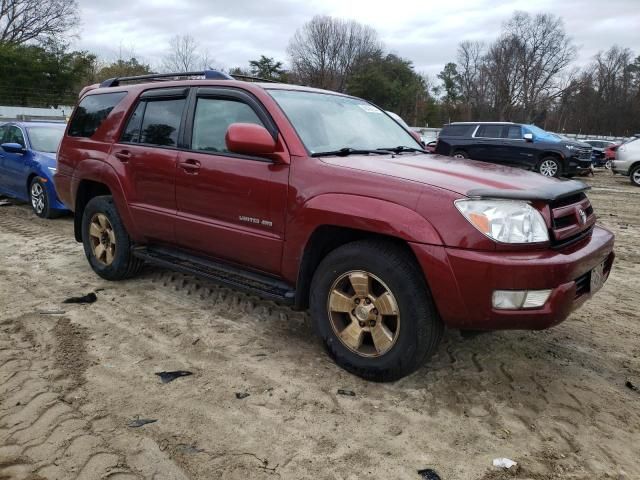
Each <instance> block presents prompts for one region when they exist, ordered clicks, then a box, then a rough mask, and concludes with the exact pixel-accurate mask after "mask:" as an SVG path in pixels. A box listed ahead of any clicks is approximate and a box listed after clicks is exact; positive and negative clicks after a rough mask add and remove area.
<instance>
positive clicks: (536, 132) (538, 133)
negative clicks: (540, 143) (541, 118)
mask: <svg viewBox="0 0 640 480" xmlns="http://www.w3.org/2000/svg"><path fill="white" fill-rule="evenodd" d="M523 128H524V133H533V138H534V140H535V139H538V140H549V141H552V142H557V141H559V140H562V137H561V136H560V135H556V134H555V133H551V132H547V131H545V130H543V129H541V128H540V127H536V126H535V125H523Z"/></svg>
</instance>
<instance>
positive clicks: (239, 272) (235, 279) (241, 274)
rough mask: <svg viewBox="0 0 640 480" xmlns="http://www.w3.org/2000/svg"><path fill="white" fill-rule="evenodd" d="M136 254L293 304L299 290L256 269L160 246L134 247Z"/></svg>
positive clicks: (168, 266)
mask: <svg viewBox="0 0 640 480" xmlns="http://www.w3.org/2000/svg"><path fill="white" fill-rule="evenodd" d="M131 253H133V255H134V256H136V257H138V258H140V259H142V260H144V261H145V262H148V263H151V264H153V265H158V266H161V267H166V268H168V269H170V270H176V271H178V272H182V273H190V274H192V275H196V276H198V277H202V278H207V279H209V280H213V281H214V282H218V283H222V284H225V285H228V286H230V287H233V288H237V289H240V290H244V291H247V292H250V293H255V294H257V295H259V296H261V297H264V298H268V299H270V300H276V301H279V302H283V303H287V304H292V303H293V302H294V299H295V295H296V292H295V290H294V289H292V288H291V287H290V286H289V285H288V284H286V283H284V282H282V281H280V280H277V279H275V278H272V277H269V276H267V275H262V274H260V273H256V272H250V271H246V270H243V269H241V268H238V267H234V266H231V265H227V264H225V263H221V262H215V261H212V260H209V259H204V258H201V257H198V256H195V255H191V254H188V253H185V252H181V251H177V250H170V249H166V248H161V247H146V246H139V247H133V249H132V250H131Z"/></svg>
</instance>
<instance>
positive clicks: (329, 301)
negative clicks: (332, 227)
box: [310, 240, 443, 381]
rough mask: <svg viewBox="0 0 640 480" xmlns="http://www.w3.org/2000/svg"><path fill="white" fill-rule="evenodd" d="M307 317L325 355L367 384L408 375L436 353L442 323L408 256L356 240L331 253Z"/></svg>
mask: <svg viewBox="0 0 640 480" xmlns="http://www.w3.org/2000/svg"><path fill="white" fill-rule="evenodd" d="M310 307H311V316H312V319H313V322H314V325H315V328H316V331H317V332H318V334H319V335H320V337H321V338H322V339H323V341H324V343H325V345H326V348H327V350H328V352H329V354H330V355H331V356H332V357H333V358H334V360H335V361H336V363H337V364H338V365H340V366H341V367H343V368H344V369H345V370H347V371H349V372H351V373H353V374H355V375H358V376H360V377H362V378H365V379H367V380H373V381H392V380H397V379H399V378H401V377H404V376H405V375H408V374H410V373H411V372H413V371H415V370H416V369H417V368H418V367H420V366H421V365H422V364H423V363H424V361H425V360H426V359H427V358H428V357H429V356H430V355H432V354H433V353H434V351H435V350H436V348H437V346H438V343H439V342H440V339H441V337H442V332H443V324H442V322H441V320H440V318H439V317H438V314H437V312H436V309H435V306H434V303H433V300H432V299H431V294H430V292H429V289H428V287H427V285H426V282H425V280H424V278H423V276H422V272H421V271H420V269H419V267H418V266H417V265H416V262H415V260H414V258H413V257H412V255H411V254H410V253H409V252H407V251H405V250H404V249H402V248H400V247H398V246H397V245H395V244H393V243H390V242H386V241H379V240H362V241H356V242H352V243H348V244H346V245H343V246H342V247H339V248H337V249H336V250H334V251H332V252H331V253H329V254H328V255H327V256H326V257H325V258H324V259H323V260H322V262H321V263H320V265H319V266H318V268H317V270H316V272H315V274H314V276H313V280H312V284H311V295H310Z"/></svg>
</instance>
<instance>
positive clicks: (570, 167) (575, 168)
mask: <svg viewBox="0 0 640 480" xmlns="http://www.w3.org/2000/svg"><path fill="white" fill-rule="evenodd" d="M592 165H593V162H592V160H591V158H589V159H588V160H586V159H582V160H581V159H579V158H577V157H569V158H567V167H566V168H567V171H566V172H565V173H569V174H571V173H579V172H584V171H587V170H590V169H591V166H592Z"/></svg>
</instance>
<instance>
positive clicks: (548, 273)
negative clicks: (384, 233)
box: [411, 226, 614, 330]
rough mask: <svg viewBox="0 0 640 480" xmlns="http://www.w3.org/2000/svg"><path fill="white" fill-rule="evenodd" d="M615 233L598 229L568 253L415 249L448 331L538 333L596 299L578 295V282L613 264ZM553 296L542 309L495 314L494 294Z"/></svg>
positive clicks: (584, 293) (434, 247)
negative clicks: (519, 292)
mask: <svg viewBox="0 0 640 480" xmlns="http://www.w3.org/2000/svg"><path fill="white" fill-rule="evenodd" d="M613 241H614V237H613V234H612V233H611V232H609V231H608V230H605V229H604V228H601V227H598V226H596V227H595V228H594V230H593V233H592V234H591V236H589V237H588V238H587V239H585V240H583V241H581V242H579V243H578V244H575V245H572V246H570V247H567V248H566V249H563V250H552V249H546V250H538V251H530V252H527V251H520V252H499V251H476V250H463V249H454V248H447V247H440V246H433V245H422V244H412V245H411V246H412V248H413V251H414V253H415V254H416V257H417V258H418V262H419V263H420V265H421V266H422V269H423V271H424V272H425V276H426V278H427V281H428V283H429V287H430V289H431V293H432V294H433V297H434V301H435V303H436V306H437V308H438V311H439V313H440V316H441V317H442V319H443V321H444V322H445V324H446V325H447V326H448V327H451V328H460V329H469V330H503V329H524V330H539V329H543V328H548V327H551V326H553V325H557V324H558V323H560V322H562V321H563V320H565V319H566V318H567V317H568V316H569V314H570V313H571V312H572V311H573V310H575V309H576V308H578V307H579V306H580V305H582V304H583V303H584V302H585V301H586V300H587V299H589V298H590V297H591V296H592V292H590V291H589V290H588V288H587V290H586V291H584V290H581V291H577V288H576V280H580V279H584V277H585V275H589V272H590V271H591V270H593V269H594V268H595V267H597V266H598V265H600V264H601V263H603V262H605V269H604V273H605V277H608V275H609V272H610V271H611V265H612V264H613V259H614V253H613ZM545 289H551V290H552V292H551V295H550V297H549V299H548V300H547V302H546V303H545V305H544V306H543V307H542V308H539V309H529V310H496V309H494V308H493V306H492V303H491V296H492V294H493V291H494V290H545Z"/></svg>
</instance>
